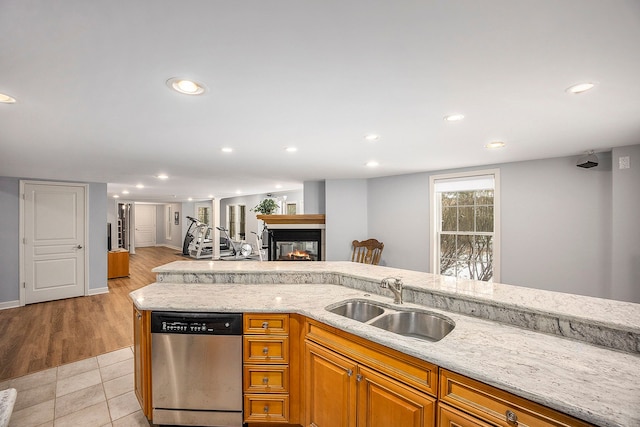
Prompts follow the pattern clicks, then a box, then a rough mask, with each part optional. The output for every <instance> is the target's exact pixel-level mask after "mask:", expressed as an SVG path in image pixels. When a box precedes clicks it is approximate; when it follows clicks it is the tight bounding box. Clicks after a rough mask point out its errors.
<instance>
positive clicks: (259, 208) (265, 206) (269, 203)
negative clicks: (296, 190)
mask: <svg viewBox="0 0 640 427" xmlns="http://www.w3.org/2000/svg"><path fill="white" fill-rule="evenodd" d="M277 209H278V204H277V203H276V201H275V200H273V199H264V200H263V201H261V202H260V203H258V204H257V205H256V206H255V207H254V208H253V209H251V210H252V211H253V212H257V213H260V214H262V215H272V214H273V213H274V212H275V211H276V210H277Z"/></svg>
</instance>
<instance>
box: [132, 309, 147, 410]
mask: <svg viewBox="0 0 640 427" xmlns="http://www.w3.org/2000/svg"><path fill="white" fill-rule="evenodd" d="M133 360H134V390H135V393H136V397H137V398H138V402H140V407H141V408H142V412H143V413H144V415H145V416H146V417H147V418H148V419H151V315H150V312H149V311H140V310H138V309H137V308H136V307H135V306H133Z"/></svg>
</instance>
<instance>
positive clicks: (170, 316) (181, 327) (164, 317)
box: [151, 311, 242, 335]
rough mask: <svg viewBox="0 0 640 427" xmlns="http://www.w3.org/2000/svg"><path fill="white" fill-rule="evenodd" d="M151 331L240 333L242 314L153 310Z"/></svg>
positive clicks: (199, 333)
mask: <svg viewBox="0 0 640 427" xmlns="http://www.w3.org/2000/svg"><path fill="white" fill-rule="evenodd" d="M151 333H167V334H197V335H242V314H241V313H181V312H167V311H154V312H152V313H151Z"/></svg>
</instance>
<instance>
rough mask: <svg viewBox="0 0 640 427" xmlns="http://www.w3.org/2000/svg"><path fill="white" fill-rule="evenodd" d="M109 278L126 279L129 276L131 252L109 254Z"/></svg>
mask: <svg viewBox="0 0 640 427" xmlns="http://www.w3.org/2000/svg"><path fill="white" fill-rule="evenodd" d="M107 270H108V271H107V278H109V279H113V278H116V277H126V276H128V275H129V252H127V251H112V252H108V253H107Z"/></svg>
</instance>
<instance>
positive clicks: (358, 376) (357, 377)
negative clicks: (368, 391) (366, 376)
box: [356, 374, 362, 382]
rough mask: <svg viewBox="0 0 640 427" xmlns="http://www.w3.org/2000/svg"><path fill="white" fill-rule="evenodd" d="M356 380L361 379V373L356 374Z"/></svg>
mask: <svg viewBox="0 0 640 427" xmlns="http://www.w3.org/2000/svg"><path fill="white" fill-rule="evenodd" d="M356 381H357V382H360V381H362V375H360V374H358V375H356Z"/></svg>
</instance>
